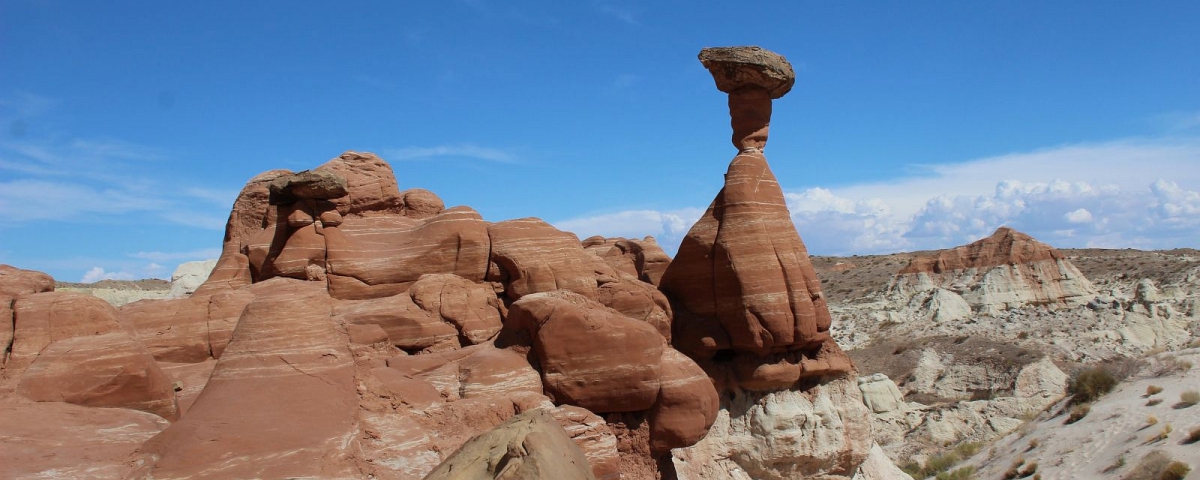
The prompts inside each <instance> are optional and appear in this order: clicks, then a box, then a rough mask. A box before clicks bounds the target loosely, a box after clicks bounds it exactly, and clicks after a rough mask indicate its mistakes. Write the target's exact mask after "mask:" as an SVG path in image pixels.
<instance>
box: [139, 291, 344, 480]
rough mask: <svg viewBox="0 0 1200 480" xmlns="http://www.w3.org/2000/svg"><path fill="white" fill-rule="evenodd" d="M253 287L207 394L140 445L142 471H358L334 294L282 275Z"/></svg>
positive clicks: (160, 474) (275, 474) (228, 474)
mask: <svg viewBox="0 0 1200 480" xmlns="http://www.w3.org/2000/svg"><path fill="white" fill-rule="evenodd" d="M249 289H250V291H251V292H252V293H253V294H254V300H253V301H252V302H250V304H249V305H247V306H246V308H245V310H244V311H243V313H242V315H241V318H240V320H239V322H238V328H237V330H236V331H235V332H234V335H233V339H232V340H230V342H229V345H228V347H226V349H225V352H224V354H223V355H221V358H220V359H219V360H218V361H217V364H216V367H215V369H214V370H213V373H212V376H211V378H210V379H209V380H208V384H207V385H206V386H205V388H204V393H203V394H201V395H200V396H199V397H198V398H197V399H196V401H195V403H194V404H192V406H191V408H190V409H189V410H188V413H187V415H185V416H183V417H182V418H181V419H180V420H179V421H178V422H176V423H174V424H172V425H171V426H170V427H169V428H167V429H166V430H164V431H163V432H162V433H160V434H159V435H157V436H155V437H154V438H152V439H150V440H149V441H147V442H146V443H145V444H144V445H143V446H142V448H141V449H140V450H139V453H138V455H137V458H136V459H135V464H136V465H140V467H139V469H138V471H136V472H135V476H136V477H139V478H177V477H188V478H235V477H236V478H252V477H256V478H267V477H269V478H283V477H320V478H355V477H356V476H357V475H356V474H355V473H354V472H355V470H354V467H353V465H352V461H351V460H349V459H348V458H349V457H350V456H351V455H352V452H350V451H349V449H350V448H351V447H350V439H351V438H352V437H353V436H354V435H355V433H356V427H355V425H356V415H357V411H358V395H357V394H356V389H355V383H354V377H355V365H354V360H353V358H352V355H351V353H350V351H349V350H348V344H349V341H348V339H347V338H346V336H345V334H343V333H339V332H338V331H337V329H336V328H335V326H334V323H333V321H332V320H331V317H330V314H331V311H332V300H331V299H330V297H329V294H328V292H326V290H325V288H324V286H323V285H321V284H317V283H314V282H304V281H299V280H292V279H284V278H276V279H271V280H268V281H266V282H261V283H257V284H255V285H254V286H252V287H250V288H249Z"/></svg>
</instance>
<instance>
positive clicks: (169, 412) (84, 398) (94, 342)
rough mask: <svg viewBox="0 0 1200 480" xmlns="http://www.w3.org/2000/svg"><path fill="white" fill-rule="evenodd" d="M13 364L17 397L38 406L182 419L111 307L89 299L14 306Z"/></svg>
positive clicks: (162, 380) (57, 296)
mask: <svg viewBox="0 0 1200 480" xmlns="http://www.w3.org/2000/svg"><path fill="white" fill-rule="evenodd" d="M13 310H14V320H15V325H16V328H15V332H14V339H13V346H12V356H11V357H10V360H9V363H8V364H6V365H5V373H6V375H7V376H10V377H17V376H19V383H18V392H19V393H21V394H22V395H24V396H26V397H28V398H30V399H32V400H37V401H49V402H68V403H74V404H77V405H87V406H100V407H122V408H131V409H136V410H143V411H147V412H150V413H154V414H156V415H160V416H162V417H164V418H167V419H175V418H176V417H178V414H179V412H178V409H177V406H176V404H175V393H174V392H173V391H172V389H171V386H170V382H169V381H168V379H167V377H166V375H165V374H163V372H162V370H161V369H160V368H159V366H158V364H157V363H155V361H154V358H153V357H151V356H150V354H149V352H147V351H146V349H145V347H143V346H142V345H141V344H140V343H138V342H137V341H136V340H135V339H134V338H133V336H132V335H130V333H129V332H127V331H126V330H125V329H123V328H122V327H121V325H120V323H119V322H118V321H117V318H118V315H119V314H118V312H117V311H116V309H114V308H113V307H112V306H111V305H109V304H108V302H105V301H104V300H101V299H99V298H96V297H93V296H91V295H85V294H80V293H71V292H46V293H38V294H32V295H26V296H23V297H21V298H19V299H18V300H17V301H16V303H15V304H14V308H13Z"/></svg>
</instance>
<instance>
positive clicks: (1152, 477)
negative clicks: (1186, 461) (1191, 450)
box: [1121, 450, 1172, 480]
mask: <svg viewBox="0 0 1200 480" xmlns="http://www.w3.org/2000/svg"><path fill="white" fill-rule="evenodd" d="M1171 461H1172V460H1171V457H1170V456H1168V455H1167V454H1166V452H1163V451H1162V450H1154V451H1152V452H1150V453H1147V454H1146V456H1144V457H1142V459H1141V460H1140V461H1138V463H1137V465H1134V466H1133V468H1130V469H1129V473H1126V474H1125V476H1124V477H1121V479H1122V480H1158V479H1159V478H1160V477H1161V476H1162V474H1163V472H1165V471H1166V470H1167V465H1170V464H1171Z"/></svg>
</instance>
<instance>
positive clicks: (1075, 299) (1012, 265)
mask: <svg viewBox="0 0 1200 480" xmlns="http://www.w3.org/2000/svg"><path fill="white" fill-rule="evenodd" d="M939 288H940V289H945V290H949V291H952V292H954V293H956V294H958V295H960V296H961V297H962V299H963V300H966V303H967V304H968V305H970V306H971V308H972V309H973V310H976V311H980V312H983V313H996V312H998V311H1001V310H1005V309H1008V308H1016V307H1020V306H1024V305H1048V304H1051V305H1052V304H1074V303H1083V302H1086V301H1088V300H1090V299H1092V298H1093V297H1094V296H1095V294H1096V289H1095V287H1094V286H1093V285H1092V283H1091V282H1090V281H1088V279H1087V278H1086V277H1084V275H1083V273H1081V272H1080V271H1079V269H1078V268H1076V267H1075V265H1073V264H1072V263H1071V261H1070V260H1068V259H1067V257H1066V256H1065V255H1063V254H1062V253H1061V252H1059V251H1058V250H1056V249H1054V247H1051V246H1050V245H1047V244H1044V243H1042V242H1039V241H1037V240H1035V239H1034V238H1033V237H1030V236H1029V235H1026V234H1024V233H1021V232H1018V231H1016V230H1013V229H1012V228H1009V227H1000V228H998V229H996V231H995V233H993V234H992V235H991V236H989V237H987V238H983V239H980V240H978V241H976V242H972V243H970V244H967V245H963V246H959V247H954V248H951V249H947V250H940V251H936V252H931V253H928V254H924V255H919V256H917V257H914V258H913V259H912V260H911V261H910V262H909V264H908V265H907V266H905V267H904V268H903V269H902V270H900V272H899V273H897V274H896V277H895V278H893V279H892V281H891V282H890V284H889V285H888V291H889V292H891V293H900V294H913V293H919V292H928V291H929V290H936V289H939Z"/></svg>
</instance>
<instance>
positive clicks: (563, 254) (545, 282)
mask: <svg viewBox="0 0 1200 480" xmlns="http://www.w3.org/2000/svg"><path fill="white" fill-rule="evenodd" d="M488 235H489V236H490V237H491V240H492V252H491V262H492V267H489V271H488V279H489V280H491V281H496V282H500V283H502V284H504V286H505V295H506V296H507V297H508V298H509V299H511V300H514V301H515V300H519V299H520V298H521V297H523V296H525V295H529V294H532V293H538V292H552V291H555V290H569V291H572V292H575V293H578V294H580V295H583V296H584V297H587V298H590V299H595V298H596V288H597V287H598V286H599V282H600V281H605V282H607V281H615V280H616V272H615V271H613V270H612V268H611V267H609V266H608V265H606V264H604V262H602V261H600V260H599V259H597V258H596V257H595V256H593V255H589V254H587V253H586V252H585V251H584V250H583V247H582V246H581V244H580V242H579V239H578V238H576V237H575V235H572V234H570V233H567V232H563V231H560V230H558V229H556V228H554V227H553V226H551V225H550V224H548V223H546V222H543V221H542V220H540V219H537V218H521V219H517V220H506V221H503V222H499V223H494V224H491V225H489V226H488Z"/></svg>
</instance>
